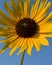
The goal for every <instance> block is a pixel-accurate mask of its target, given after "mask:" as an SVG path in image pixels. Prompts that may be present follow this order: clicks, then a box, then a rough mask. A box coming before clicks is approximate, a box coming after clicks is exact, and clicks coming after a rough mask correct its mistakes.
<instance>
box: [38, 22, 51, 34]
mask: <svg viewBox="0 0 52 65" xmlns="http://www.w3.org/2000/svg"><path fill="white" fill-rule="evenodd" d="M51 32H52V22H47V23H46V24H44V25H42V26H40V31H39V33H51Z"/></svg>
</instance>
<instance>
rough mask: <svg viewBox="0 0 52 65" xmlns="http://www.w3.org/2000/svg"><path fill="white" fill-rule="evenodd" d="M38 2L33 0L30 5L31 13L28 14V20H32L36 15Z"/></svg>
mask: <svg viewBox="0 0 52 65" xmlns="http://www.w3.org/2000/svg"><path fill="white" fill-rule="evenodd" d="M39 2H40V0H35V2H34V3H33V5H32V9H31V13H30V18H31V19H32V18H33V17H34V16H35V15H36V13H37V9H38V5H39Z"/></svg>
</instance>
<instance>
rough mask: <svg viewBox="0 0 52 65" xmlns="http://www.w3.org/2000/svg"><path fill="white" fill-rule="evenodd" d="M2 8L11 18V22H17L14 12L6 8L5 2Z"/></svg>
mask: <svg viewBox="0 0 52 65" xmlns="http://www.w3.org/2000/svg"><path fill="white" fill-rule="evenodd" d="M4 7H5V9H6V10H7V12H8V14H9V15H10V16H11V19H12V20H15V21H18V19H17V17H16V15H15V14H14V12H13V11H12V10H11V9H10V7H9V6H8V3H7V2H4Z"/></svg>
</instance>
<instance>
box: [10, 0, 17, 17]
mask: <svg viewBox="0 0 52 65" xmlns="http://www.w3.org/2000/svg"><path fill="white" fill-rule="evenodd" d="M10 3H11V6H12V9H13V11H14V13H15V15H16V16H17V13H18V9H17V6H16V3H15V2H14V0H10Z"/></svg>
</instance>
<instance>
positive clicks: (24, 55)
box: [20, 51, 25, 65]
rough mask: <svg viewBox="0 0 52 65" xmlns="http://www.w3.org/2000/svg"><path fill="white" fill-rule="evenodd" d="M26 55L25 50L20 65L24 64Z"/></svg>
mask: <svg viewBox="0 0 52 65" xmlns="http://www.w3.org/2000/svg"><path fill="white" fill-rule="evenodd" d="M24 56H25V51H24V52H23V53H22V58H21V61H20V65H23V60H24Z"/></svg>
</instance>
